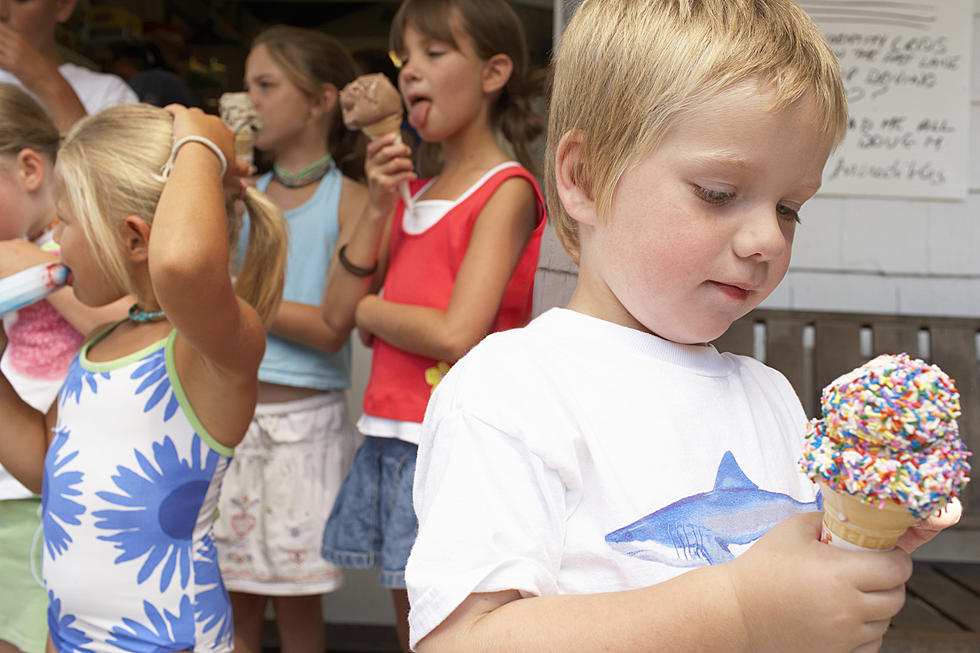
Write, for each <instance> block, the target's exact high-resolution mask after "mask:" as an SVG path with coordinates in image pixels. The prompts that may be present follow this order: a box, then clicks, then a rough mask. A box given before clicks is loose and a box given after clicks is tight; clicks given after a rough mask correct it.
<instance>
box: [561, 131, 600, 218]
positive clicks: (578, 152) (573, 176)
mask: <svg viewBox="0 0 980 653" xmlns="http://www.w3.org/2000/svg"><path fill="white" fill-rule="evenodd" d="M585 138H586V136H585V132H583V131H582V130H580V129H573V130H572V131H569V132H565V135H564V136H562V137H561V140H559V141H558V147H557V148H556V149H555V190H557V191H558V199H560V200H561V204H562V206H564V207H565V211H567V212H568V215H570V216H571V217H573V218H574V219H575V220H577V221H579V222H581V223H583V224H595V223H596V214H595V198H593V196H592V184H591V182H590V181H589V180H588V179H586V178H585V171H584V166H583V165H582V156H583V152H584V147H585Z"/></svg>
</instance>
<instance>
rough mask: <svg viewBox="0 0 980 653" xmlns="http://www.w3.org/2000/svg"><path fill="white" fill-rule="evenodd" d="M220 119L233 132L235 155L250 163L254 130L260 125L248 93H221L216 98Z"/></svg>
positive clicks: (253, 147) (252, 154) (252, 156)
mask: <svg viewBox="0 0 980 653" xmlns="http://www.w3.org/2000/svg"><path fill="white" fill-rule="evenodd" d="M218 113H219V115H220V116H221V121H222V122H223V123H224V124H225V126H227V127H228V129H230V130H231V131H232V132H233V133H234V134H235V156H236V157H237V158H239V159H244V160H246V161H248V162H249V163H252V162H253V161H254V158H255V132H256V130H258V129H259V128H261V126H262V118H261V117H260V116H259V113H258V111H257V110H256V109H255V105H254V104H252V100H251V99H250V98H249V96H248V93H243V92H237V93H222V94H221V97H220V98H218Z"/></svg>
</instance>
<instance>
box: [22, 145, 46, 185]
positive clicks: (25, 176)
mask: <svg viewBox="0 0 980 653" xmlns="http://www.w3.org/2000/svg"><path fill="white" fill-rule="evenodd" d="M46 174H47V165H46V164H45V163H44V157H43V156H41V155H40V154H38V153H37V152H35V151H34V150H32V149H31V148H29V147H25V148H24V149H23V150H21V151H20V152H18V153H17V179H18V180H19V181H20V185H21V186H22V187H23V188H24V190H26V191H27V192H29V193H33V192H35V191H37V190H39V189H40V188H41V184H43V183H44V177H45V175H46Z"/></svg>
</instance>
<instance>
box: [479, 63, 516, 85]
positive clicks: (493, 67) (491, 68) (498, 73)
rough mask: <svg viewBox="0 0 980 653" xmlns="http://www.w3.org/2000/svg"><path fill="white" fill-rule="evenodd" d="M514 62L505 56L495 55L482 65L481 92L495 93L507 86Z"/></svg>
mask: <svg viewBox="0 0 980 653" xmlns="http://www.w3.org/2000/svg"><path fill="white" fill-rule="evenodd" d="M513 72H514V62H513V61H512V60H511V58H510V57H508V56H507V55H506V54H495V55H493V56H492V57H490V58H489V59H487V62H486V63H485V64H484V65H483V92H484V93H495V92H497V91H499V90H500V89H502V88H503V87H504V86H506V85H507V82H508V81H510V76H511V74H512V73H513Z"/></svg>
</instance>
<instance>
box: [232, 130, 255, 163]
mask: <svg viewBox="0 0 980 653" xmlns="http://www.w3.org/2000/svg"><path fill="white" fill-rule="evenodd" d="M254 147H255V134H253V133H252V130H251V129H249V128H247V127H246V128H245V129H243V130H241V131H240V132H238V133H237V134H235V156H237V157H238V158H239V159H245V160H246V161H251V160H252V155H253V151H252V150H253V148H254Z"/></svg>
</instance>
